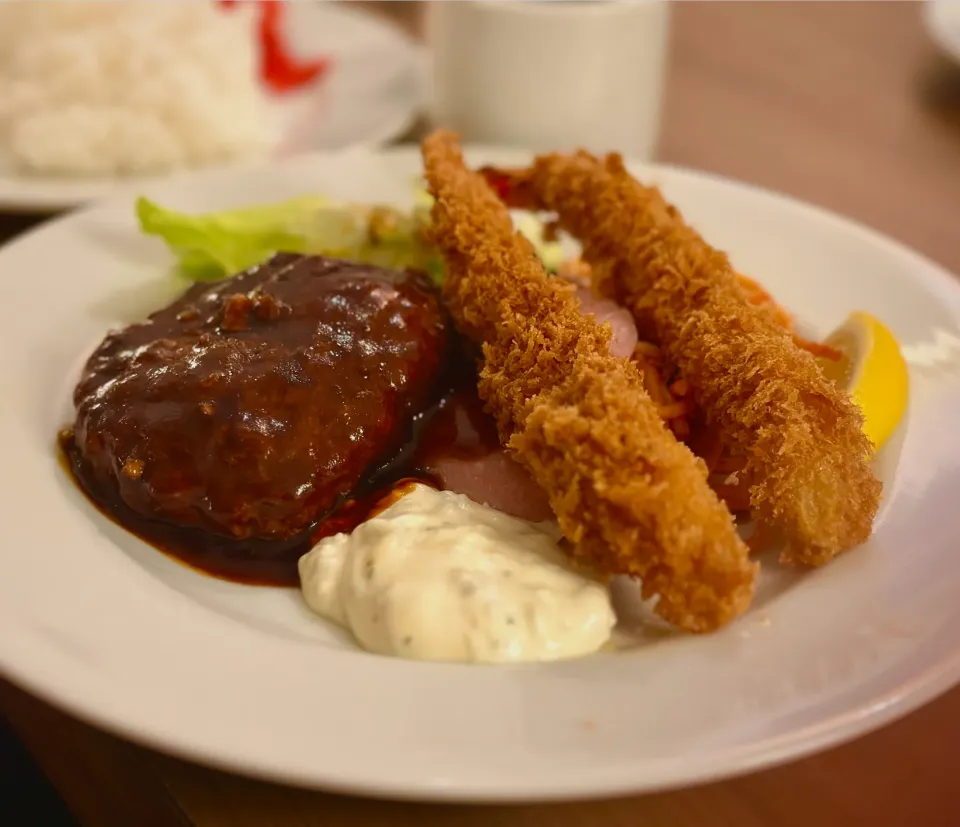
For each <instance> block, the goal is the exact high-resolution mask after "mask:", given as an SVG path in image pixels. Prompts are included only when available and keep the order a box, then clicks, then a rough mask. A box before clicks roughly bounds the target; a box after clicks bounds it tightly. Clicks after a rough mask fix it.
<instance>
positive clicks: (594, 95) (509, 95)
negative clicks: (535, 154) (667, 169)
mask: <svg viewBox="0 0 960 827" xmlns="http://www.w3.org/2000/svg"><path fill="white" fill-rule="evenodd" d="M667 18H668V6H667V4H666V3H664V2H659V1H654V2H642V1H641V0H636V1H635V2H631V0H612V1H611V2H606V0H594V2H533V0H518V1H517V2H496V1H495V0H489V2H473V0H448V2H434V3H431V4H430V8H429V16H428V37H429V40H430V44H431V46H432V52H433V85H434V89H433V95H434V102H433V112H432V115H433V119H434V120H435V121H436V123H437V124H438V125H440V126H445V127H448V128H450V129H454V130H456V131H458V132H459V133H460V136H461V138H462V139H463V140H464V141H472V142H477V143H489V144H508V145H512V146H519V147H523V148H526V149H531V150H534V151H546V150H551V149H556V150H558V151H569V150H572V149H576V148H583V149H587V150H590V151H593V152H606V151H619V152H622V153H623V154H624V155H628V156H630V157H632V158H636V159H639V160H647V159H649V158H650V157H651V156H652V155H653V153H654V151H655V149H656V143H657V137H658V133H659V124H660V98H661V91H662V87H663V69H664V62H665V57H666V44H667Z"/></svg>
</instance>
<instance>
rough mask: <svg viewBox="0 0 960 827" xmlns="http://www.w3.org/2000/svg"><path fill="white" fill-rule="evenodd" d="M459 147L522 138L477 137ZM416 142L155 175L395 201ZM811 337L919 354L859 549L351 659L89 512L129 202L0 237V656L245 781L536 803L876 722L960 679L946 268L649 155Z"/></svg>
mask: <svg viewBox="0 0 960 827" xmlns="http://www.w3.org/2000/svg"><path fill="white" fill-rule="evenodd" d="M471 160H472V161H473V162H475V163H482V162H488V163H501V164H512V163H521V162H523V161H525V160H526V158H525V156H523V155H518V154H510V153H503V152H474V153H472V155H471ZM418 171H419V158H418V156H417V154H416V153H415V152H413V151H411V150H403V151H395V152H387V153H380V154H374V153H370V152H366V151H352V152H348V153H343V154H340V155H339V156H320V155H317V156H312V157H311V156H304V157H300V158H297V159H291V160H288V161H286V162H283V163H277V164H275V165H273V166H270V167H265V168H262V169H252V170H246V171H242V172H223V171H221V172H210V173H204V174H200V175H197V176H194V177H190V178H183V179H181V180H179V181H169V182H167V183H165V184H158V185H156V186H151V187H150V188H149V191H148V194H149V195H151V196H152V197H154V198H156V199H159V201H160V202H161V203H164V204H169V205H171V206H175V207H181V208H190V209H196V210H201V209H208V208H216V207H227V206H239V205H243V204H250V203H255V202H257V201H263V200H270V199H282V198H287V197H290V196H293V195H296V194H300V193H304V192H318V193H325V194H327V195H330V196H334V197H341V198H350V199H356V200H366V201H394V202H397V203H405V202H408V201H409V199H410V198H411V186H410V185H411V181H412V179H413V178H414V177H415V176H416V175H417V174H418ZM637 172H638V174H640V175H642V177H643V178H644V179H646V180H650V181H656V182H659V183H660V184H661V185H662V186H663V187H664V189H665V191H666V194H667V195H668V197H670V198H671V199H673V200H675V202H676V203H677V204H678V205H680V206H681V208H682V209H683V210H684V211H685V213H686V215H687V217H688V218H689V219H690V220H691V221H692V222H693V223H694V224H695V225H696V226H698V227H699V228H700V229H701V230H702V232H703V233H704V234H705V235H706V237H707V238H709V239H712V240H714V242H715V243H716V244H718V245H719V246H721V247H723V248H725V249H727V250H729V251H730V252H731V253H732V255H733V257H734V261H735V262H736V263H737V265H738V266H739V267H740V268H741V269H742V270H743V271H744V272H747V273H750V274H752V275H754V276H757V277H759V278H761V279H762V281H763V282H764V283H765V284H766V285H767V286H768V287H770V288H771V289H772V290H773V292H774V294H775V295H776V296H778V297H779V298H780V299H781V300H782V301H784V302H785V303H786V304H787V306H788V307H790V308H792V309H793V310H794V311H796V313H797V314H798V315H799V317H800V318H801V319H802V320H803V321H804V322H805V323H806V324H807V325H808V326H810V327H812V328H813V329H814V331H816V332H821V333H822V332H826V331H828V330H830V329H831V328H832V327H833V326H834V325H835V324H837V323H838V322H839V321H841V320H842V319H843V318H844V317H845V316H846V314H847V312H848V311H850V310H853V309H855V308H859V309H864V310H867V311H870V312H872V313H874V314H876V315H877V316H879V317H880V318H882V319H883V320H885V321H886V322H887V323H888V324H889V325H890V326H891V327H892V328H893V330H894V331H895V332H896V334H897V335H898V337H899V338H900V340H901V341H902V342H903V343H904V346H905V348H906V352H907V354H908V357H909V359H910V363H911V364H910V367H911V379H912V383H913V395H912V400H911V410H910V415H909V426H908V427H907V428H906V429H903V431H905V433H904V432H901V433H900V434H899V435H898V436H897V438H896V439H895V440H894V442H893V443H892V444H891V445H890V446H889V447H888V448H887V449H885V451H884V456H883V457H881V460H880V473H881V475H882V476H883V478H884V481H885V483H886V502H885V506H884V509H883V513H882V514H881V517H880V519H879V521H878V524H877V527H876V533H875V536H874V537H873V539H872V540H871V541H870V542H869V543H868V544H867V545H866V546H864V547H863V548H861V549H859V550H856V551H853V552H851V553H850V554H848V555H846V556H845V557H843V558H841V559H840V560H838V561H836V562H835V563H834V564H832V565H830V566H828V567H826V568H824V569H822V570H819V571H816V572H812V573H809V574H805V575H802V576H801V575H797V574H791V573H788V572H784V571H782V570H780V569H779V568H778V567H777V566H776V564H775V563H773V562H772V561H771V564H770V565H768V566H766V568H765V574H764V576H763V581H762V584H761V588H760V592H759V594H758V597H757V601H756V605H755V606H754V608H753V609H752V610H751V611H750V612H749V614H747V615H746V616H745V617H743V618H742V619H741V620H739V621H738V622H736V623H734V624H733V625H732V626H730V627H729V628H727V629H725V630H724V631H722V632H720V633H717V634H713V635H710V636H705V637H659V638H657V637H650V638H648V639H645V640H644V639H642V638H641V639H640V640H638V641H636V642H635V645H633V646H631V647H630V648H628V649H627V650H625V651H620V652H618V653H610V654H603V655H599V656H595V657H591V658H586V659H583V660H577V661H570V662H565V663H554V664H550V665H526V666H513V667H481V666H465V665H444V664H429V663H415V662H405V661H401V660H392V659H387V658H382V657H375V656H372V655H368V654H365V653H363V652H360V651H358V650H357V649H356V648H355V647H354V646H353V645H352V643H351V642H350V641H349V640H348V639H347V638H346V637H345V635H344V634H343V633H341V632H339V631H338V630H336V629H334V628H332V627H331V626H329V625H327V624H326V623H324V622H323V621H321V620H319V619H317V618H315V617H313V616H311V615H310V614H308V612H307V610H306V609H305V608H304V606H303V604H302V603H301V601H300V599H299V597H298V594H297V592H295V591H285V590H276V589H267V588H257V587H247V586H239V585H233V584H230V583H227V582H223V581H219V580H214V579H211V578H208V577H205V576H203V575H201V574H198V573H196V572H194V571H192V570H190V569H187V568H185V567H183V566H181V565H180V564H178V563H176V562H173V561H172V560H170V559H168V558H167V557H165V556H164V555H163V554H161V553H159V552H158V551H156V550H154V549H153V548H151V547H149V546H147V545H145V544H144V543H142V542H140V541H138V540H136V539H134V538H133V537H132V536H130V535H129V534H127V533H125V532H124V531H123V530H122V529H120V528H118V527H117V526H115V525H114V524H112V523H111V522H109V521H107V520H106V519H104V518H103V517H101V516H100V515H99V514H98V513H97V512H96V511H95V509H93V508H92V507H91V506H90V505H89V504H88V503H87V502H86V500H85V499H84V498H83V497H82V496H81V495H80V494H79V493H78V491H77V490H76V489H75V488H74V486H73V484H72V483H71V482H70V481H69V480H68V479H67V477H66V475H65V474H64V472H63V471H62V469H61V468H60V467H59V465H58V462H57V457H56V453H55V450H54V447H53V446H54V435H55V433H56V431H57V429H58V427H59V426H61V425H62V424H64V423H65V422H66V421H67V419H68V417H69V412H70V410H69V404H68V399H69V394H70V390H71V387H72V384H73V383H74V381H75V379H76V376H77V372H78V370H79V368H80V366H81V364H82V361H83V359H84V357H85V355H86V353H87V352H88V351H89V350H90V349H91V348H92V347H93V346H95V345H96V343H97V342H98V341H99V339H100V338H101V337H102V336H103V334H104V332H105V330H106V329H107V328H108V327H109V326H111V325H113V324H115V323H120V322H126V321H130V320H133V319H137V318H140V317H142V316H144V315H145V314H146V313H148V312H149V311H151V310H153V309H155V308H157V307H158V306H160V305H161V304H162V303H163V302H164V301H166V300H167V299H168V298H171V297H172V295H173V293H174V292H175V291H176V289H177V285H176V284H175V283H174V282H173V281H172V279H171V276H170V273H169V267H170V260H169V258H168V257H167V255H166V252H165V250H164V249H163V248H162V247H161V246H160V244H158V243H157V242H156V241H154V240H151V239H147V238H142V237H141V236H139V235H138V233H137V231H136V228H135V225H134V221H133V216H132V209H131V202H130V200H129V199H126V198H125V199H122V200H116V199H115V200H112V201H110V202H107V203H104V204H101V205H98V206H95V207H93V208H91V209H86V210H84V211H81V212H78V213H75V214H73V215H71V216H68V217H65V218H62V219H58V220H56V221H54V222H52V223H50V224H47V225H46V226H44V227H41V228H40V229H39V230H37V231H35V232H33V233H31V234H28V235H27V236H25V237H23V238H21V239H20V240H19V241H16V242H15V243H13V244H11V245H9V246H8V247H6V248H4V249H3V250H2V252H0V283H2V284H3V285H4V301H3V302H2V304H0V354H2V355H0V360H2V361H0V365H2V368H0V370H2V373H0V381H2V387H3V395H2V401H0V433H2V434H3V443H4V450H3V461H2V465H0V503H2V504H3V505H2V507H3V525H4V532H5V534H4V541H3V547H2V552H0V629H2V630H3V631H2V634H0V669H2V671H3V672H4V673H5V674H7V675H8V676H9V677H10V678H11V679H13V680H14V681H16V682H18V683H20V684H22V685H23V686H24V687H26V688H27V689H29V690H32V691H34V692H36V693H37V694H38V695H40V696H42V697H44V698H46V699H48V700H49V701H50V702H52V703H55V704H57V705H59V706H62V707H64V708H65V709H67V710H69V711H71V712H73V713H75V714H77V715H79V716H80V717H82V718H84V719H87V720H89V721H92V722H94V723H96V724H99V725H102V726H104V727H106V728H108V729H110V730H113V731H115V732H118V733H120V734H122V735H124V736H126V737H129V738H132V739H135V740H137V741H141V742H143V743H146V744H149V745H151V746H154V747H157V748H159V749H162V750H167V751H170V752H173V753H177V754H180V755H183V756H186V757H188V758H192V759H195V760H197V761H201V762H207V763H210V764H215V765H218V766H221V767H225V768H228V769H231V770H235V771H238V772H242V773H250V774H255V775H259V776H264V777H268V778H271V779H275V780H278V781H284V782H289V783H293V784H302V785H309V786H317V787H324V788H331V789H338V790H346V791H352V792H356V793H365V794H378V795H389V796H404V797H418V798H428V799H469V800H491V799H499V800H509V799H550V798H566V797H584V796H594V795H606V794H614V793H625V792H636V791H642V790H652V789H657V788H664V787H668V786H673V785H678V784H687V783H691V782H695V781H702V780H705V779H710V778H716V777H719V776H724V775H729V774H733V773H738V772H743V771H745V770H749V769H756V768H759V767H762V766H766V765H769V764H772V763H775V762H778V761H783V760H785V759H788V758H792V757H796V756H798V755H802V754H804V753H807V752H810V751H812V750H815V749H820V748H823V747H826V746H828V745H830V744H835V743H837V742H839V741H842V740H844V739H848V738H851V737H853V736H854V735H857V734H859V733H862V732H864V731H866V730H869V729H871V728H874V727H877V726H880V725H881V724H883V723H885V722H887V721H890V720H891V719H893V718H895V717H896V716H898V715H902V714H904V713H905V712H907V711H909V710H911V709H913V708H914V707H916V706H917V705H919V704H921V703H923V702H924V701H927V700H929V699H930V698H931V697H933V696H934V695H936V694H937V693H938V692H941V691H943V690H945V689H946V688H947V687H949V686H950V685H951V684H953V682H954V681H956V680H957V679H958V677H960V558H958V557H957V554H956V538H957V536H958V535H960V510H958V509H957V507H956V502H957V496H958V492H960V486H958V483H960V434H958V431H957V427H956V412H957V410H958V409H960V358H958V355H960V326H958V322H960V284H958V283H957V282H956V281H955V280H954V279H953V277H951V276H950V275H949V274H947V273H946V272H944V271H943V270H941V269H940V268H938V267H937V266H936V265H934V264H932V263H931V262H929V261H927V260H926V259H924V258H922V257H920V256H919V255H917V254H915V253H912V252H910V251H908V250H906V249H904V248H903V247H900V246H899V245H897V244H895V243H894V242H891V241H888V240H885V239H884V238H882V237H880V236H878V235H877V234H875V233H873V232H871V231H869V230H866V229H863V228H861V227H858V226H856V225H854V224H852V223H850V222H847V221H845V220H843V219H840V218H837V217H835V216H832V215H830V214H828V213H825V212H823V211H820V210H817V209H814V208H812V207H807V206H804V205H801V204H798V203H796V202H794V201H791V200H789V199H786V198H783V197H780V196H776V195H772V194H770V193H766V192H762V191H759V190H756V189H752V188H750V187H746V186H743V185H740V184H735V183H732V182H730V181H725V180H722V179H719V178H714V177H709V176H706V175H702V174H699V173H693V172H685V171H681V170H675V169H667V168H638V169H637Z"/></svg>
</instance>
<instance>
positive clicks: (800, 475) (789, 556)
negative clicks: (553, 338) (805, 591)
mask: <svg viewBox="0 0 960 827" xmlns="http://www.w3.org/2000/svg"><path fill="white" fill-rule="evenodd" d="M522 180H523V185H524V188H525V189H524V192H525V193H526V195H527V197H530V196H531V195H532V197H533V199H534V200H535V201H536V202H537V203H538V204H539V205H540V206H542V207H544V208H546V209H549V210H554V211H556V212H557V213H558V216H559V219H560V223H561V225H562V227H563V228H564V229H565V230H567V231H568V232H570V233H571V234H573V235H575V236H577V237H578V238H580V239H581V240H582V242H583V245H584V258H585V259H586V260H587V262H589V264H590V265H591V266H592V267H593V268H594V272H595V274H596V276H597V283H598V287H599V289H600V291H601V292H602V293H604V294H605V295H607V296H609V297H611V298H614V299H616V300H617V301H619V302H620V303H622V304H624V305H625V306H626V307H628V308H629V309H630V310H631V311H632V312H633V314H634V317H635V319H636V321H637V323H638V326H639V327H640V330H641V336H643V335H644V333H648V334H650V335H652V336H653V337H655V339H656V340H657V341H658V342H659V343H660V344H661V346H662V347H663V348H664V350H665V352H666V353H667V354H668V356H669V358H670V359H671V360H672V361H673V362H674V363H675V364H676V365H677V366H678V368H679V369H680V371H681V373H682V375H683V376H684V378H685V379H687V380H688V381H689V382H690V385H691V387H692V388H693V392H694V397H695V400H696V402H697V403H698V405H699V406H700V407H701V408H702V410H703V411H704V413H705V415H706V417H707V421H708V424H710V425H712V426H714V427H717V428H719V430H720V432H721V434H722V437H723V440H724V442H725V443H726V444H727V446H728V448H729V449H730V450H731V451H732V452H733V453H735V454H741V455H743V456H744V457H745V458H746V471H745V473H746V475H747V477H746V479H747V480H748V481H749V482H750V484H751V487H750V504H751V507H752V509H753V512H754V514H755V516H757V517H758V518H759V519H760V520H762V521H764V522H766V523H767V524H769V525H770V526H772V527H774V528H777V529H780V530H781V531H782V532H783V534H784V536H785V539H786V548H785V550H784V553H783V558H784V560H785V561H788V562H795V563H802V564H809V565H820V564H822V563H825V562H827V561H828V560H830V559H831V558H832V557H834V556H835V555H836V554H838V553H839V552H841V551H844V550H846V549H848V548H851V547H852V546H855V545H858V544H859V543H862V542H864V541H865V540H866V539H867V538H868V537H869V536H870V532H871V529H872V525H873V519H874V517H875V516H876V512H877V507H878V503H879V499H880V493H881V485H880V482H879V481H878V480H877V479H876V477H875V476H874V474H873V472H872V470H871V465H870V460H871V456H872V447H871V445H870V443H869V441H868V440H867V438H866V437H865V436H864V434H863V429H862V426H863V416H862V414H861V412H860V410H859V409H858V408H857V407H856V405H855V404H854V403H853V402H852V401H851V400H850V398H849V397H848V395H847V394H846V393H844V392H843V391H842V390H840V389H838V388H837V387H836V386H835V385H834V384H833V383H831V382H830V381H829V380H828V379H826V378H825V377H824V376H823V374H822V372H821V370H820V368H819V366H818V365H817V363H816V360H815V359H814V358H813V357H812V356H811V355H810V353H807V352H806V351H804V350H802V349H801V348H799V347H797V345H796V344H795V343H794V341H793V338H792V336H791V334H790V333H789V332H788V331H787V330H785V329H784V327H783V326H782V325H780V324H778V323H777V321H776V320H775V319H774V318H773V317H772V316H771V314H769V313H766V312H763V310H762V309H760V308H757V307H753V306H751V305H750V304H749V303H748V302H747V300H746V298H745V294H744V292H743V289H742V287H741V286H740V285H739V284H738V281H737V276H736V273H735V272H734V270H733V269H732V268H731V266H730V262H729V261H728V259H727V257H726V255H725V254H723V253H722V252H720V251H718V250H715V249H714V248H712V247H711V246H710V245H709V244H707V243H706V242H705V241H704V240H703V239H702V238H701V237H700V236H699V235H698V234H697V233H696V232H695V231H694V230H693V229H692V228H691V227H689V226H688V225H687V224H685V223H684V221H683V218H682V216H681V215H680V213H679V212H678V211H677V210H676V209H675V208H674V207H672V206H671V205H669V204H668V203H667V202H666V201H665V200H664V199H663V197H662V196H661V194H660V193H659V191H658V190H656V189H655V188H649V187H644V186H642V185H641V184H639V183H638V182H637V181H636V180H635V179H633V178H632V177H631V176H630V174H629V173H628V172H627V170H626V169H625V167H624V165H623V162H622V160H621V159H620V157H619V156H617V155H611V156H608V157H607V158H606V159H605V161H601V160H599V159H597V158H594V157H593V156H591V155H589V154H587V153H583V152H581V153H578V154H576V155H573V156H562V155H548V156H545V157H542V158H538V159H537V161H536V163H535V164H534V166H533V167H532V169H531V170H529V171H528V172H526V173H523V174H522Z"/></svg>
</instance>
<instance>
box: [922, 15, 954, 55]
mask: <svg viewBox="0 0 960 827" xmlns="http://www.w3.org/2000/svg"><path fill="white" fill-rule="evenodd" d="M923 22H924V24H925V25H926V28H927V32H928V33H929V35H930V36H931V37H932V38H933V39H934V41H936V43H937V45H938V46H939V47H940V48H941V49H943V51H944V52H945V53H946V54H948V55H950V56H951V57H952V58H953V59H954V60H956V61H957V62H958V63H960V3H958V2H956V0H927V2H926V3H924V7H923Z"/></svg>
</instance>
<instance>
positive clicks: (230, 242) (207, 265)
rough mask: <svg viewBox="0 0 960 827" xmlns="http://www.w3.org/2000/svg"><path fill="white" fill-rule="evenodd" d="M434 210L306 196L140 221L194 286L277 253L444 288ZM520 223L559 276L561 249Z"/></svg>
mask: <svg viewBox="0 0 960 827" xmlns="http://www.w3.org/2000/svg"><path fill="white" fill-rule="evenodd" d="M432 203H433V201H432V199H431V197H430V196H429V194H427V193H426V192H423V191H422V190H418V191H417V193H416V198H415V201H414V204H415V205H414V207H413V209H412V210H410V211H403V210H398V209H396V208H394V207H386V206H367V205H357V204H337V203H333V202H331V201H329V200H328V199H326V198H323V197H320V196H312V195H307V196H302V197H299V198H294V199H291V200H289V201H282V202H279V203H274V204H263V205H259V206H254V207H244V208H241V209H236V210H225V211H222V212H212V213H205V214H202V215H192V214H189V213H183V212H177V211H176V210H170V209H166V208H165V207H161V206H160V205H159V204H156V203H154V202H153V201H150V200H149V199H147V198H139V199H138V200H137V203H136V214H137V219H138V220H139V222H140V228H141V230H142V231H143V232H144V233H145V234H146V235H151V236H156V237H158V238H160V239H162V240H163V241H164V242H166V244H167V246H168V247H169V248H170V250H171V252H172V253H173V254H174V255H175V256H176V258H177V260H178V262H179V265H180V269H181V270H182V272H183V273H184V275H186V276H187V277H188V278H190V279H192V280H194V281H209V280H215V279H220V278H224V277H226V276H230V275H233V274H234V273H239V272H240V271H242V270H245V269H247V268H248V267H253V266H254V265H256V264H260V263H261V262H264V261H266V260H267V259H268V258H270V256H272V255H274V254H275V253H307V254H315V255H325V256H331V257H334V258H343V259H348V260H351V261H362V262H365V263H368V264H374V265H378V266H380V267H390V268H394V269H403V268H413V269H418V270H424V271H426V272H427V273H428V274H429V275H430V277H431V278H432V279H433V281H434V282H435V283H436V284H438V285H439V284H441V283H442V282H443V276H444V266H443V259H442V258H441V257H440V256H439V255H438V253H437V252H436V250H435V249H434V248H433V247H432V246H431V245H430V244H429V243H428V242H427V240H426V230H427V229H428V227H429V222H430V207H431V206H432ZM522 219H523V220H521V221H518V229H520V231H521V232H523V233H524V235H526V236H527V237H528V238H530V240H531V241H532V242H533V243H534V245H535V247H536V248H537V250H538V253H539V254H540V256H541V258H542V259H543V261H544V264H545V266H546V267H547V269H548V270H551V271H553V270H555V269H556V267H557V266H558V264H559V262H560V261H561V260H562V258H563V256H562V250H561V247H560V245H559V244H555V243H545V242H544V241H543V226H542V224H541V223H540V222H539V221H538V220H537V219H536V218H535V217H534V216H522Z"/></svg>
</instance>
